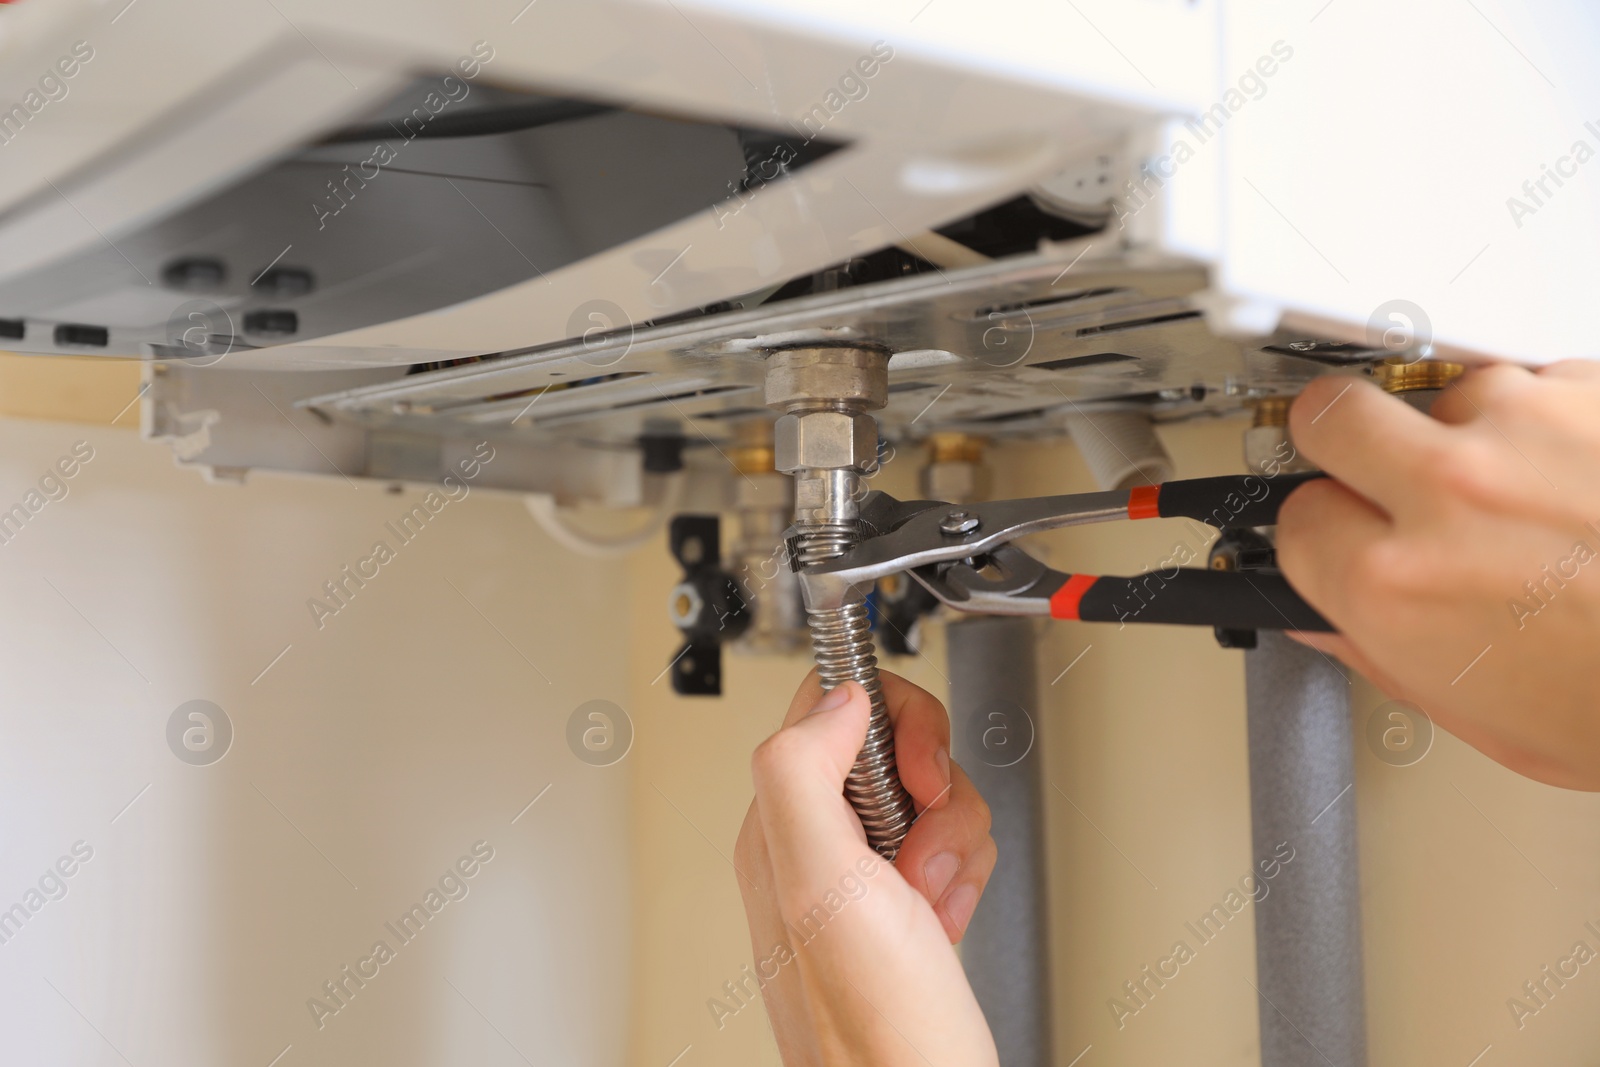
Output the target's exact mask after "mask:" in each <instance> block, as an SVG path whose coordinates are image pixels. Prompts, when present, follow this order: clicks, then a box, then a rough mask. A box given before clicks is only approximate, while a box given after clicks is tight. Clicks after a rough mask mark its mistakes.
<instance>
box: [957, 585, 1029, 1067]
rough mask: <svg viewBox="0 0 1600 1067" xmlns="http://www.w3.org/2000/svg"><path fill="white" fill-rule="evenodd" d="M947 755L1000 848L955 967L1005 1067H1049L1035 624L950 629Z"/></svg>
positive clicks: (992, 620)
mask: <svg viewBox="0 0 1600 1067" xmlns="http://www.w3.org/2000/svg"><path fill="white" fill-rule="evenodd" d="M946 632H947V644H948V648H949V651H948V659H949V664H948V669H949V673H950V733H951V753H952V755H953V756H954V758H955V760H956V762H958V763H960V764H961V767H962V769H963V770H965V771H966V772H967V774H968V775H969V776H970V777H971V778H972V781H973V783H974V784H975V785H976V786H977V787H978V791H979V792H980V793H982V794H983V797H984V799H985V800H987V801H988V802H989V810H990V812H991V814H992V816H993V827H992V829H991V831H990V832H991V833H992V834H993V836H994V840H995V844H996V845H997V846H998V848H999V853H1000V858H999V862H998V863H997V864H996V865H995V870H994V874H993V876H992V877H991V878H990V880H989V886H988V888H987V889H986V890H984V894H983V899H982V900H980V901H979V902H978V908H977V911H976V912H974V913H973V916H972V921H971V923H970V924H969V925H968V927H967V934H966V937H965V938H964V939H963V940H962V943H961V962H962V965H963V967H965V969H966V972H967V978H968V980H969V981H970V982H971V983H972V988H973V992H974V993H976V994H977V998H978V1003H979V1005H980V1006H981V1007H982V1008H983V1014H984V1016H985V1018H987V1019H988V1021H989V1028H990V1030H991V1031H992V1032H993V1033H994V1039H995V1045H996V1046H997V1047H998V1049H999V1052H1000V1063H1001V1064H1002V1065H1003V1067H1051V1065H1052V1064H1053V1063H1054V1059H1053V1058H1052V1036H1051V1025H1050V1012H1051V999H1050V936H1049V923H1048V916H1049V908H1048V903H1049V900H1048V887H1047V885H1046V859H1047V857H1046V854H1045V835H1044V776H1043V769H1042V768H1043V755H1044V754H1043V752H1041V751H1040V748H1039V744H1038V729H1037V728H1038V716H1037V708H1038V692H1039V690H1038V679H1037V678H1036V676H1035V669H1036V666H1035V648H1034V643H1035V633H1034V623H1033V621H1032V620H1031V619H1027V618H1014V617H999V616H980V617H976V618H969V619H963V620H961V621H960V622H953V623H951V624H950V625H949V627H948V629H947V631H946Z"/></svg>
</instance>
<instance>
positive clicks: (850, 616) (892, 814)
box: [795, 523, 916, 860]
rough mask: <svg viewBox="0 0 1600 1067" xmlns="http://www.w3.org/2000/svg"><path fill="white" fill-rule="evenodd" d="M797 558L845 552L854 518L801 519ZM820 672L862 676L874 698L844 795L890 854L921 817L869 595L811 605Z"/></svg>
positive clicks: (807, 561) (832, 678)
mask: <svg viewBox="0 0 1600 1067" xmlns="http://www.w3.org/2000/svg"><path fill="white" fill-rule="evenodd" d="M795 534H796V537H795V558H796V560H797V561H798V563H799V564H800V566H801V567H805V566H809V565H811V564H815V563H821V562H822V561H824V560H829V559H833V558H835V557H837V556H841V555H843V554H844V553H845V552H846V551H847V550H848V549H850V548H851V547H853V546H854V545H855V544H856V542H857V540H859V535H858V533H857V530H856V527H855V524H854V523H814V524H812V523H796V525H795ZM806 622H807V625H808V627H809V628H810V630H811V645H812V651H813V653H814V654H815V657H816V661H817V677H818V678H819V679H821V681H822V687H823V688H824V689H832V688H833V687H834V686H836V685H840V684H842V683H844V682H857V683H859V684H860V686H861V688H862V689H865V690H866V692H867V697H868V698H869V699H870V700H871V702H872V717H871V719H870V721H869V722H868V724H867V739H866V742H865V743H864V744H863V745H862V746H861V751H860V753H858V754H857V755H856V762H855V766H854V767H852V768H851V769H850V774H849V777H847V778H846V779H845V783H844V795H845V798H846V799H847V800H849V801H850V806H851V807H853V808H854V809H855V811H856V814H857V815H858V816H859V817H860V818H861V825H862V827H863V828H865V830H866V831H867V843H868V844H869V845H871V846H872V847H873V848H874V849H876V850H877V852H878V853H879V855H881V856H883V857H884V858H885V859H887V860H893V859H894V857H895V855H896V853H898V852H899V851H900V842H901V841H903V840H905V836H906V832H907V831H908V830H910V829H911V824H912V822H913V821H914V820H915V818H916V810H915V808H914V807H913V805H912V803H911V796H910V794H908V793H907V792H906V790H905V786H903V785H901V783H900V774H899V771H898V770H897V769H896V767H895V761H894V725H893V724H892V723H891V722H890V721H889V709H888V707H887V705H885V703H884V700H883V687H882V685H881V684H880V682H879V680H878V658H877V656H876V655H875V650H874V648H873V645H872V630H871V626H870V623H869V621H868V618H867V605H866V603H865V602H864V601H857V602H856V603H853V604H846V605H844V606H843V607H840V608H833V609H827V610H819V611H813V610H807V612H806Z"/></svg>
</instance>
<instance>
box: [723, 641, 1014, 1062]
mask: <svg viewBox="0 0 1600 1067" xmlns="http://www.w3.org/2000/svg"><path fill="white" fill-rule="evenodd" d="M882 678H883V693H884V697H885V699H886V700H887V702H888V706H889V714H890V717H891V718H892V719H893V720H894V724H895V750H896V758H897V761H898V763H899V767H900V778H901V781H902V782H904V784H905V787H906V789H907V791H908V792H910V794H911V796H912V799H913V800H915V801H916V804H917V809H918V811H919V812H920V813H921V814H920V815H919V816H918V817H917V820H916V822H915V823H914V824H913V825H912V827H911V832H910V833H909V834H907V835H906V839H905V843H904V844H903V845H902V846H901V849H900V854H899V856H898V857H897V858H896V861H895V863H894V864H893V865H891V864H889V863H886V862H885V861H884V860H883V859H881V858H880V857H879V856H878V854H877V853H876V852H874V851H873V850H872V849H870V848H868V847H867V843H866V841H867V839H866V834H865V832H864V831H863V830H862V828H861V821H860V820H859V819H857V818H856V814H855V812H854V811H852V810H851V808H850V805H849V803H848V802H846V801H845V799H844V794H843V789H844V780H845V776H846V775H848V774H849V773H850V767H851V764H853V763H854V762H855V757H856V753H857V752H858V751H859V750H860V748H861V744H862V742H863V741H864V740H865V739H866V736H867V719H868V715H869V714H870V708H869V706H868V702H867V695H866V692H865V691H864V690H863V689H862V688H861V687H860V686H859V685H856V684H855V683H854V682H850V683H846V684H845V685H842V686H839V687H838V688H837V689H834V690H832V691H831V692H829V693H827V694H824V693H823V692H822V689H821V686H820V685H819V684H818V682H817V678H816V675H815V673H813V674H811V675H810V676H808V677H807V678H806V680H805V682H804V683H802V685H801V686H800V691H799V692H798V693H796V694H795V698H794V702H793V703H792V704H791V705H790V706H789V713H788V715H787V716H785V718H784V721H783V728H782V729H781V730H779V731H778V732H777V733H776V734H774V735H773V736H772V737H771V738H769V739H768V740H767V741H766V742H764V743H763V744H762V745H761V747H760V748H759V749H757V750H756V754H755V757H754V759H753V760H752V764H751V767H752V772H753V775H754V778H755V787H756V798H755V802H754V803H752V804H751V805H750V813H749V815H747V816H746V817H745V821H744V828H743V829H742V830H741V831H740V833H739V844H738V847H737V848H736V850H735V852H734V862H735V865H736V866H737V867H738V869H739V872H740V886H739V888H740V889H741V891H742V892H743V894H744V907H745V914H746V917H747V918H748V919H749V923H750V941H751V946H752V948H753V949H754V951H755V967H754V970H755V971H756V973H757V975H758V976H759V981H760V983H761V986H762V995H763V997H764V998H765V1000H766V1004H767V1015H768V1017H769V1018H770V1019H771V1021H772V1029H773V1032H774V1034H775V1035H776V1036H777V1040H778V1048H779V1050H780V1051H781V1052H782V1054H783V1062H784V1063H785V1064H786V1065H788V1067H823V1065H827V1067H843V1065H856V1064H859V1065H862V1067H867V1065H872V1067H900V1065H905V1067H913V1065H915V1067H928V1065H930V1064H931V1065H933V1067H945V1065H947V1064H948V1065H949V1067H983V1065H985V1064H997V1063H998V1057H997V1053H996V1052H995V1046H994V1039H993V1038H992V1037H991V1036H990V1034H989V1027H988V1025H987V1024H986V1023H985V1022H984V1019H983V1012H982V1011H981V1010H980V1009H979V1007H978V1002H977V1000H976V999H975V998H974V997H973V994H972V988H971V986H969V985H968V984H967V978H966V975H965V974H964V973H963V972H962V970H961V962H960V960H958V959H957V958H956V954H955V951H954V949H952V948H951V945H952V944H953V943H954V942H956V941H959V940H960V939H961V935H962V934H963V933H964V932H965V930H966V926H967V921H968V920H969V919H971V918H972V910H973V908H974V907H975V906H976V905H977V903H978V897H979V895H980V894H981V893H982V892H983V887H984V885H985V884H986V883H987V882H988V880H989V873H990V871H992V870H993V869H994V863H995V845H994V841H993V840H992V839H991V838H990V837H989V808H988V806H987V805H986V804H984V802H983V799H982V798H981V797H979V796H978V793H977V790H975V789H974V788H973V785H972V782H971V781H970V780H969V779H968V778H967V776H966V775H965V774H964V773H962V771H961V768H960V767H957V766H956V765H955V764H954V763H952V762H950V754H949V753H950V725H949V721H948V719H947V718H946V717H945V712H944V708H942V707H941V706H940V705H939V702H938V701H937V700H935V699H934V698H933V697H932V696H931V695H929V694H928V693H926V692H924V691H923V690H921V689H919V688H917V687H916V686H914V685H912V684H911V683H910V682H907V681H905V680H903V679H901V678H897V677H896V676H894V675H892V674H889V673H887V672H885V673H883V675H882Z"/></svg>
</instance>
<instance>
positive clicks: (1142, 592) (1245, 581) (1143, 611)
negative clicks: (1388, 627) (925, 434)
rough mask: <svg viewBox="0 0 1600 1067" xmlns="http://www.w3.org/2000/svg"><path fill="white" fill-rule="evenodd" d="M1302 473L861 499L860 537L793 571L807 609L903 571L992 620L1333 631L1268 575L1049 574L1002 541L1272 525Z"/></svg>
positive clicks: (837, 601) (1194, 571)
mask: <svg viewBox="0 0 1600 1067" xmlns="http://www.w3.org/2000/svg"><path fill="white" fill-rule="evenodd" d="M1320 477H1323V475H1322V474H1321V473H1320V472H1311V473H1305V474H1280V475H1277V476H1276V477H1268V476H1265V475H1253V474H1248V475H1228V476H1223V477H1218V478H1195V479H1191V480H1187V481H1175V482H1165V483H1163V484H1161V485H1155V486H1139V487H1137V488H1134V489H1131V490H1126V491H1123V490H1116V491H1112V492H1105V493H1081V494H1074V495H1070V496H1050V497H1033V498H1029V499H1023V500H997V501H993V502H990V503H984V504H975V505H966V506H956V505H951V504H943V503H939V502H937V501H927V500H921V501H910V502H902V501H899V500H896V499H895V498H893V497H891V496H889V495H888V494H886V493H880V492H874V493H870V494H868V496H867V497H866V499H865V500H864V501H863V502H862V509H861V521H862V527H863V533H864V534H865V535H866V536H865V537H864V539H863V540H862V541H861V543H860V544H858V545H857V546H856V547H855V548H853V549H851V550H850V551H848V552H846V553H845V554H844V555H842V556H840V557H838V558H836V559H833V560H829V561H827V562H826V563H823V564H819V565H816V566H812V567H807V568H805V569H804V570H802V571H801V572H800V583H801V590H802V592H803V593H804V596H805V600H806V604H807V606H808V607H811V608H817V609H820V608H831V607H838V606H839V605H841V604H844V603H848V602H850V601H852V600H859V599H860V598H862V597H864V596H865V595H866V593H867V592H868V591H869V590H870V589H871V588H872V585H873V583H874V582H876V581H877V580H878V579H879V578H883V577H887V576H888V575H891V574H897V573H900V572H909V573H910V574H911V575H912V577H913V578H915V579H916V580H917V581H918V582H919V583H920V584H922V585H923V586H925V587H926V588H927V589H928V590H929V591H930V592H931V593H933V595H934V596H936V597H938V598H939V599H940V600H941V601H943V602H944V603H946V604H948V605H950V606H951V607H954V608H957V609H959V610H962V611H974V612H984V613H988V614H996V615H1049V616H1051V617H1053V618H1057V619H1083V620H1086V621H1094V622H1122V623H1128V622H1154V623H1176V624H1181V625H1195V626H1216V627H1221V628H1224V629H1236V630H1320V631H1330V630H1332V629H1333V627H1332V626H1330V625H1329V624H1328V622H1327V620H1326V619H1324V618H1323V617H1322V616H1321V615H1320V614H1319V613H1318V612H1317V611H1316V609H1315V608H1313V607H1311V605H1309V604H1307V603H1306V602H1305V601H1304V600H1303V599H1301V597H1300V595H1299V594H1298V593H1296V592H1295V591H1294V589H1293V588H1291V587H1290V585H1289V583H1288V581H1286V580H1285V579H1284V578H1283V576H1282V575H1280V574H1278V573H1277V572H1275V571H1270V570H1259V571H1223V570H1209V569H1199V568H1187V567H1171V568H1168V569H1166V570H1158V571H1150V572H1147V573H1145V574H1141V575H1137V576H1135V577H1132V578H1116V577H1105V576H1099V575H1087V574H1065V573H1062V572H1060V571H1054V570H1051V569H1050V568H1048V567H1046V566H1045V565H1044V564H1042V563H1040V562H1039V561H1038V560H1036V559H1034V558H1033V557H1032V556H1030V555H1028V554H1027V553H1026V552H1024V551H1023V550H1022V549H1020V548H1018V547H1017V546H1016V545H1014V544H1012V543H1011V542H1012V541H1014V540H1015V539H1016V538H1018V537H1021V536H1022V535H1024V534H1029V533H1037V532H1039V531H1042V530H1052V529H1057V528H1060V527H1063V526H1078V525H1083V524H1086V523H1093V522H1109V521H1114V520H1117V519H1152V518H1177V517H1183V518H1190V519H1195V520H1197V521H1199V522H1204V523H1207V524H1209V525H1212V526H1216V527H1218V528H1226V527H1250V526H1269V525H1272V524H1273V523H1275V522H1276V521H1277V517H1278V508H1279V506H1280V505H1281V504H1282V503H1283V501H1284V499H1285V498H1286V497H1287V496H1288V495H1289V493H1290V492H1292V491H1293V490H1294V489H1296V488H1297V487H1299V486H1300V485H1303V484H1304V483H1305V482H1307V481H1309V480H1311V479H1313V478H1320Z"/></svg>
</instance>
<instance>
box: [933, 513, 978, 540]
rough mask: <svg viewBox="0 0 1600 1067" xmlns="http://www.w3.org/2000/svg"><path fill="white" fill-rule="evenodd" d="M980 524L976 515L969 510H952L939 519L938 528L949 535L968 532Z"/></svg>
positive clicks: (955, 535)
mask: <svg viewBox="0 0 1600 1067" xmlns="http://www.w3.org/2000/svg"><path fill="white" fill-rule="evenodd" d="M980 525H982V522H981V520H980V519H979V518H978V516H976V515H974V514H973V513H972V512H970V511H952V512H950V514H948V515H946V516H945V517H944V518H943V519H941V520H940V521H939V529H940V531H941V532H943V533H947V534H949V535H950V536H951V537H959V536H961V535H962V534H969V533H971V532H972V531H973V530H976V529H977V528H978V527H979V526H980Z"/></svg>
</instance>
